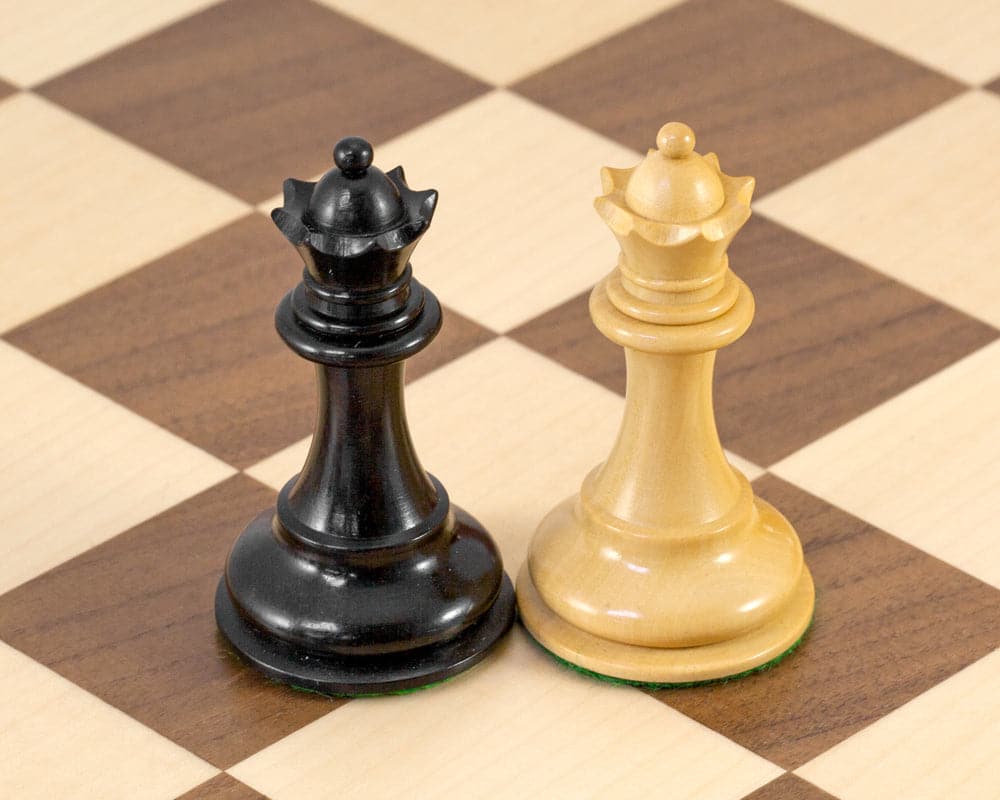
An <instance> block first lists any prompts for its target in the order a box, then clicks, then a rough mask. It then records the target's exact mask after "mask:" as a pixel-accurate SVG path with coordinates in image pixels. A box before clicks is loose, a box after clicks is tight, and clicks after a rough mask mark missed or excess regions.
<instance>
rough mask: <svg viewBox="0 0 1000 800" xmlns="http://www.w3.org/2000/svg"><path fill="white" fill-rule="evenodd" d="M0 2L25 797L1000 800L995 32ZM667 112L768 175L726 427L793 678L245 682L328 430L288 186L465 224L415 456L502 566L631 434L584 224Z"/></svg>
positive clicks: (348, 4)
mask: <svg viewBox="0 0 1000 800" xmlns="http://www.w3.org/2000/svg"><path fill="white" fill-rule="evenodd" d="M0 11H2V18H3V20H4V25H3V30H2V31H0V176H2V179H3V180H2V184H3V187H4V188H3V190H2V191H0V212H2V217H3V220H4V224H3V226H0V278H2V280H3V282H4V286H5V291H4V293H3V295H2V297H0V411H2V412H3V423H2V424H0V445H2V446H0V463H2V464H3V467H4V471H3V474H4V476H5V480H4V481H3V482H2V485H0V509H2V512H3V518H4V519H5V520H6V521H7V524H6V531H5V533H4V534H3V535H0V675H3V678H2V679H0V731H2V732H3V733H2V735H0V740H2V747H0V796H3V797H18V798H31V797H46V798H47V797H60V798H72V797H81V798H93V797H101V798H115V797H123V798H126V797H127V798H151V799H153V800H159V799H161V798H162V799H163V800H168V799H169V798H176V797H184V798H188V800H191V799H193V798H230V799H231V800H237V799H243V800H245V799H248V798H261V797H267V798H271V800H295V799H297V798H302V797H316V798H321V797H329V798H338V799H339V798H350V797H359V798H381V797H396V796H401V795H402V796H409V797H419V798H424V797H438V796H449V797H451V796H454V797H463V798H467V797H468V798H471V797H484V798H499V797H516V798H524V797H545V798H562V797H565V798H581V797H621V798H646V797H654V796H655V797H660V796H663V797H666V796H669V797H671V798H698V800H704V799H705V798H716V799H717V800H738V799H739V798H747V799H748V800H750V799H751V798H752V800H773V799H775V798H783V799H785V800H794V799H795V798H805V799H809V800H816V799H818V798H838V799H839V800H875V799H876V798H879V799H881V798H890V797H893V798H895V797H907V798H917V797H919V798H949V799H951V798H976V799H977V800H980V799H985V798H994V797H1000V777H998V775H1000V773H998V772H997V770H996V768H995V765H996V763H997V760H998V758H1000V746H998V742H1000V728H998V726H1000V705H998V702H1000V653H998V652H997V648H998V646H1000V558H998V556H997V550H996V546H995V545H996V543H995V538H996V537H995V534H996V531H997V530H998V522H997V520H998V519H1000V471H998V468H997V452H998V451H1000V331H998V326H1000V270H998V268H997V261H996V259H997V256H996V254H997V253H998V252H1000V223H998V219H997V212H996V209H997V208H998V207H1000V191H998V189H997V187H998V186H1000V157H998V156H997V152H996V150H997V148H996V134H995V132H996V131H997V130H1000V96H998V94H997V92H998V91H1000V50H998V48H997V47H996V46H995V42H996V41H997V39H998V37H1000V6H998V5H997V4H996V3H994V2H989V0H962V2H959V3H958V4H957V6H956V4H954V3H953V4H951V5H950V6H949V7H948V8H947V9H946V8H945V7H944V6H942V5H941V4H940V3H939V2H931V0H917V2H911V1H910V0H907V2H903V0H892V1H891V2H889V1H888V0H887V2H885V3H879V4H872V3H868V2H862V1H861V0H845V2H836V3H835V2H831V1H830V0H794V1H793V2H790V3H787V4H786V3H780V2H775V1H774V0H735V1H733V2H729V1H728V0H727V1H726V2H723V0H688V1H687V2H679V1H678V0H621V2H616V3H614V4H606V3H590V2H584V1H583V0H574V2H568V3H558V4H557V3H552V4H538V3H529V2H513V1H512V2H509V3H486V2H482V3H480V2H473V3H463V4H451V3H447V2H444V0H429V1H428V2H425V3H419V4H414V3H408V2H402V1H401V0H400V1H399V2H396V1H390V0H386V2H384V3H377V4H365V3H360V2H354V0H325V1H324V2H322V3H321V2H315V3H314V2H309V1H308V0H288V2H283V3H273V2H269V0H231V1H230V2H224V3H212V2H209V0H172V1H171V2H167V3H164V2H132V0H129V2H125V0H99V2H95V3H89V4H87V5H86V8H84V7H83V6H81V7H80V8H76V9H74V8H71V7H68V6H66V5H65V4H62V3H56V2H54V0H44V1H43V0H39V1H38V2H34V3H24V2H13V0H2V1H0ZM668 119H681V120H684V121H685V122H688V123H689V124H691V126H692V127H693V128H694V129H695V131H696V132H697V133H698V135H699V150H701V151H702V152H707V151H716V152H718V153H719V154H720V157H721V160H722V164H723V167H724V168H725V169H726V171H727V172H729V173H731V174H753V175H756V176H757V177H758V197H759V199H758V201H757V203H756V206H755V209H756V215H755V217H754V218H753V220H751V222H750V224H749V225H748V226H747V228H746V230H745V231H744V232H742V233H741V234H740V236H739V237H738V238H737V241H736V243H735V244H734V246H733V248H732V251H731V258H732V265H733V268H734V270H735V271H736V272H737V273H738V274H739V275H740V276H741V277H743V278H744V279H745V280H746V281H747V282H748V283H749V284H750V286H751V288H752V289H753V291H754V293H755V296H756V299H757V308H758V311H757V317H756V320H755V323H754V325H753V327H752V328H751V330H750V332H749V333H748V334H747V335H746V336H745V337H744V338H743V339H742V340H741V341H740V342H738V343H737V344H735V345H733V346H732V347H730V348H728V349H726V350H724V351H723V352H722V353H721V354H720V356H719V363H718V371H717V385H716V397H717V414H718V422H719V429H720V432H721V435H722V438H723V442H724V444H725V445H726V446H727V448H729V454H730V458H731V459H732V461H733V462H734V463H735V464H736V465H737V466H739V467H740V468H741V469H742V470H743V471H744V472H746V473H747V474H748V475H749V477H751V478H752V479H754V486H755V488H756V491H757V492H758V494H760V495H761V496H763V497H765V498H766V499H768V500H770V501H771V502H773V503H774V504H775V505H777V506H778V507H779V508H780V509H781V510H782V511H783V512H784V513H785V514H786V515H787V516H788V517H789V518H790V519H791V520H792V521H793V522H794V524H795V526H796V528H797V530H798V531H799V533H800V535H801V537H802V540H803V543H804V546H805V549H806V555H807V559H808V562H809V564H810V567H811V569H812V571H813V574H814V577H815V579H816V583H817V594H818V606H817V618H816V621H815V625H814V628H813V630H812V632H811V633H810V634H809V636H808V638H807V640H806V642H805V644H804V646H803V647H802V649H801V650H800V651H799V652H798V653H797V654H796V655H795V656H794V657H792V658H791V659H789V660H788V661H786V662H785V663H783V664H782V665H780V666H779V667H778V668H776V669H774V670H771V671H769V672H765V673H762V674H760V675H757V676H754V677H751V678H747V679H744V680H740V681H737V682H732V683H727V684H720V685H714V686H706V687H700V688H695V689H689V690H674V691H662V692H643V691H640V690H638V689H632V688H625V687H617V686H610V685H606V684H601V683H597V682H594V681H591V680H589V679H587V678H584V677H582V676H580V675H578V674H576V673H573V672H570V671H568V670H566V669H564V668H563V667H561V666H559V665H557V664H556V663H555V662H554V661H552V660H551V659H549V658H547V657H545V656H544V655H543V654H542V653H541V652H540V651H539V650H538V649H537V648H535V647H533V646H532V645H531V644H530V643H529V641H528V639H527V637H526V635H525V634H524V633H523V632H522V631H521V630H520V629H515V631H514V632H513V633H512V635H511V637H510V638H509V639H508V640H506V641H505V642H504V643H503V644H502V645H501V646H500V647H499V648H498V651H497V652H496V653H495V654H494V655H492V656H491V657H490V658H489V659H487V661H485V662H484V663H483V664H482V665H480V666H478V667H476V668H475V669H473V670H471V671H470V672H468V673H466V674H464V675H462V676H460V677H458V678H456V679H454V680H453V681H451V682H449V683H448V684H447V685H446V686H444V687H440V688H436V689H433V690H428V691H425V692H418V693H415V694H412V695H407V696H400V697H389V698H379V699H365V700H352V701H344V700H332V699H328V698H324V697H320V696H316V695H308V694H301V693H296V692H293V691H291V690H289V689H287V688H284V687H281V686H277V685H273V684H270V683H268V682H267V681H266V680H264V679H263V678H261V677H260V676H258V675H257V673H255V672H254V671H252V670H250V669H248V668H246V667H244V666H242V665H241V664H240V663H239V662H237V661H236V660H234V659H233V658H232V657H231V656H230V654H229V653H228V652H227V651H226V648H225V647H224V645H223V644H222V642H221V641H220V639H219V638H218V636H217V634H216V632H215V625H214V619H213V615H212V595H213V591H214V587H215V583H216V580H217V579H218V576H219V574H220V571H221V569H222V566H223V562H224V559H225V555H226V551H227V548H228V547H229V545H230V544H231V542H232V541H233V539H234V538H235V536H236V535H237V534H238V533H239V531H240V530H241V529H242V527H243V525H244V524H245V522H246V521H247V520H248V519H249V518H250V517H252V516H253V515H254V514H255V513H256V512H257V511H258V510H259V509H261V508H263V507H265V506H267V505H268V504H270V503H271V502H273V498H274V495H275V491H276V489H277V488H278V487H279V486H280V485H281V484H282V483H283V482H284V481H285V480H286V479H287V478H288V476H289V475H291V474H293V473H294V472H295V471H296V470H297V469H298V467H299V466H300V465H301V462H302V460H303V457H304V453H305V449H306V446H307V443H308V435H309V431H310V427H311V424H312V422H311V417H312V406H313V386H312V377H311V372H310V369H309V367H308V365H306V364H304V363H302V362H301V361H299V360H298V359H296V358H295V357H294V356H292V355H291V354H290V353H288V352H287V350H286V349H285V348H284V347H283V346H282V345H281V343H280V342H279V340H278V338H277V336H276V335H275V333H274V331H273V328H272V322H271V315H272V312H273V307H274V305H275V304H276V302H277V300H278V299H279V298H280V297H281V295H282V294H283V293H284V292H285V291H286V290H287V289H288V288H290V287H291V286H292V285H293V284H294V283H295V282H296V280H297V279H298V272H299V269H300V265H299V264H298V263H297V259H296V256H295V254H294V253H293V252H292V251H291V250H290V249H289V248H288V247H287V244H286V243H285V242H284V241H283V240H282V239H281V237H280V236H279V235H278V234H277V232H276V231H275V230H274V229H273V227H272V225H271V223H270V222H269V221H268V220H267V219H266V216H265V214H266V212H267V211H268V210H269V209H270V208H271V207H272V206H273V205H274V204H275V200H274V199H273V198H271V199H268V198H269V197H270V196H271V195H273V194H275V192H277V190H278V189H279V188H280V182H281V180H282V179H283V178H285V177H286V176H296V177H301V178H308V177H310V176H312V175H314V174H316V173H319V172H321V171H322V170H324V169H325V168H326V167H327V166H328V159H327V156H328V152H329V149H330V147H331V145H332V143H333V141H334V140H335V139H336V138H338V137H339V136H341V135H345V134H348V133H360V134H364V135H366V136H368V137H369V138H371V139H372V140H373V141H374V143H375V145H376V159H377V163H379V164H380V165H381V166H383V167H386V168H388V167H392V166H394V165H395V164H396V163H403V164H404V165H405V166H406V169H407V175H408V178H409V180H410V183H411V185H414V186H416V187H420V188H424V187H428V186H433V187H434V188H437V189H439V190H440V192H441V203H440V209H439V211H438V214H437V216H436V219H435V222H434V225H433V226H432V228H431V231H430V232H429V233H428V235H427V236H426V238H425V240H424V241H423V243H422V244H421V246H420V248H419V249H418V250H417V251H416V255H415V260H414V268H415V271H416V274H417V275H418V276H419V277H420V279H421V280H422V281H424V282H426V283H427V284H428V285H429V286H430V287H431V288H432V289H433V290H434V291H435V292H436V293H437V294H438V296H439V297H440V298H441V300H442V302H443V303H444V305H445V307H446V320H445V327H444V330H443V332H442V334H441V335H440V337H439V338H438V340H437V342H436V343H435V345H433V346H432V347H431V348H430V349H429V350H427V351H425V352H424V353H422V354H420V355H419V356H418V357H417V358H415V359H414V360H413V361H412V362H411V363H410V365H409V368H408V378H409V382H410V385H409V388H408V394H407V402H408V408H409V414H410V419H411V425H412V428H413V434H414V438H415V440H416V443H417V446H418V450H419V452H420V454H421V458H422V460H423V462H424V463H425V465H426V466H427V467H428V468H429V469H430V470H432V471H433V472H434V473H435V474H437V475H438V476H439V477H440V478H441V479H442V480H443V482H444V483H445V485H447V486H448V488H449V490H450V493H451V495H452V496H453V497H454V498H455V499H456V501H457V502H459V503H461V504H462V505H463V506H465V507H467V508H468V509H470V510H471V511H473V512H474V513H475V514H476V515H477V516H478V517H479V518H480V519H482V520H483V521H484V523H486V524H487V525H488V527H489V528H490V530H491V531H492V532H493V534H494V535H495V536H496V538H497V540H498V541H499V543H500V545H501V549H502V551H503V556H504V559H505V562H506V565H507V568H508V570H509V571H510V572H511V573H512V574H513V573H516V571H517V569H518V567H519V565H520V563H521V561H522V560H523V558H524V553H525V548H526V545H527V541H528V539H529V537H530V536H531V533H532V531H533V529H534V527H535V525H536V523H537V522H538V520H539V519H540V517H541V516H542V514H543V513H544V512H545V511H546V510H547V509H548V508H549V507H551V506H552V505H553V504H554V503H555V502H557V501H558V500H559V499H561V498H562V497H564V496H565V495H568V494H570V493H571V492H573V491H574V490H575V489H576V488H577V486H578V484H579V482H580V480H581V479H582V477H583V475H584V474H585V473H586V471H587V470H588V469H589V468H590V467H591V466H592V465H593V464H594V463H596V462H597V461H599V460H600V459H601V458H603V457H604V455H605V454H606V453H607V451H608V448H609V446H610V443H611V441H612V439H613V437H614V435H615V431H616V429H617V425H618V422H619V418H620V414H621V410H622V393H623V390H624V364H623V360H622V357H621V352H620V350H618V349H617V348H616V347H615V346H613V345H611V344H610V343H608V342H607V341H605V340H603V339H602V338H601V336H600V335H599V334H598V333H597V331H596V330H595V329H594V328H593V327H592V325H591V324H590V321H589V317H588V315H587V310H586V296H587V292H588V290H589V288H590V286H591V285H592V284H593V283H594V282H595V281H596V280H597V279H598V278H600V277H601V276H602V275H603V274H605V273H606V272H608V271H609V270H610V269H611V268H612V266H613V265H614V260H615V257H616V246H615V243H614V240H613V238H612V237H611V235H610V234H609V233H608V231H607V230H606V229H605V228H604V226H603V225H602V224H601V223H600V221H599V220H598V219H597V217H596V215H594V213H593V211H592V209H591V201H592V198H593V197H594V196H595V195H596V194H598V193H599V182H598V170H599V167H601V166H604V165H611V166H628V165H630V164H632V163H634V162H635V161H636V160H637V158H638V156H639V153H640V152H642V151H643V150H644V149H645V148H646V147H647V146H648V145H650V144H651V137H652V136H653V135H654V133H655V131H656V130H657V128H658V127H659V125H660V124H662V123H663V122H665V121H667V120H668Z"/></svg>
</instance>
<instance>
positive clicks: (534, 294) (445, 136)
mask: <svg viewBox="0 0 1000 800" xmlns="http://www.w3.org/2000/svg"><path fill="white" fill-rule="evenodd" d="M637 161H638V156H637V155H635V154H634V153H632V152H631V151H629V150H628V149H626V148H624V147H622V146H621V145H619V144H615V143H614V142H612V141H610V140H608V139H605V138H603V137H601V136H599V135H598V134H596V133H594V132H592V131H590V130H587V129H586V128H583V127H581V126H579V125H577V124H576V123H574V122H570V121H569V120H567V119H565V118H563V117H560V116H559V115H557V114H554V113H552V112H551V111H547V110H545V109H544V108H542V107H541V106H536V105H534V104H533V103H530V102H529V101H527V100H524V99H522V98H519V97H517V96H515V95H512V94H509V93H507V92H502V91H497V92H493V93H492V94H489V95H486V96H484V97H481V98H479V99H477V100H473V101H472V102H470V103H467V104H465V105H463V106H461V107H459V108H457V109H455V110H453V111H450V112H448V113H446V114H444V115H442V116H440V117H438V118H436V119H434V120H432V121H431V122H429V123H427V124H425V125H422V126H420V127H418V128H414V129H413V130H411V131H408V132H407V133H405V134H403V135H402V136H400V137H399V138H397V139H393V140H392V141H390V142H387V143H386V144H385V145H383V146H381V147H376V148H375V164H376V166H378V167H380V168H381V169H383V170H384V171H388V170H389V169H391V168H392V167H394V166H396V165H397V164H402V165H403V167H404V168H405V170H406V178H407V182H408V183H409V185H410V186H411V187H413V188H416V189H427V188H434V189H437V190H438V191H439V192H440V200H439V202H438V208H437V211H436V213H435V215H434V221H433V222H432V224H431V227H430V230H429V231H428V232H427V234H426V236H425V237H424V239H423V240H422V241H421V243H420V245H418V247H417V250H416V252H415V253H414V255H413V270H414V275H415V276H416V277H417V279H418V280H419V281H421V282H424V283H426V284H427V285H428V286H429V287H430V288H431V289H432V290H433V291H434V293H435V294H436V295H437V296H438V297H439V298H440V300H441V302H442V303H444V304H445V305H447V306H449V307H451V308H453V309H455V310H456V311H458V312H460V313H462V314H464V315H465V316H467V317H469V318H470V319H473V320H475V321H476V322H478V323H479V324H481V325H485V326H487V327H490V328H492V329H493V330H495V331H498V332H501V333H502V332H504V331H507V330H510V329H511V328H513V327H515V326H517V325H519V324H520V323H522V322H525V321H527V320H529V319H531V318H533V317H535V316H537V315H538V314H541V313H542V312H543V311H547V310H548V309H550V308H552V307H554V306H557V305H559V304H560V303H562V302H564V301H566V300H569V299H570V298H572V297H575V296H576V295H577V294H579V293H581V292H584V291H586V290H588V289H589V288H590V287H591V286H593V285H594V284H595V283H596V282H597V281H598V280H600V279H601V278H602V277H604V275H606V274H607V273H608V272H610V271H611V270H612V269H613V268H614V266H615V264H616V262H617V258H618V245H617V243H616V242H615V239H614V236H613V235H612V234H611V232H610V231H609V230H608V229H607V228H606V227H605V225H604V223H603V222H601V220H600V218H599V217H598V216H597V214H596V213H595V211H594V208H593V200H594V198H595V197H597V196H598V195H599V194H600V193H601V180H600V173H601V167H602V166H604V165H612V166H630V165H632V164H634V163H636V162H637ZM300 177H301V176H300ZM280 204H281V198H280V197H278V198H274V199H272V200H268V201H266V202H264V203H262V204H261V205H260V206H259V208H260V210H261V211H265V212H266V213H270V210H271V209H272V208H274V207H275V206H276V205H280Z"/></svg>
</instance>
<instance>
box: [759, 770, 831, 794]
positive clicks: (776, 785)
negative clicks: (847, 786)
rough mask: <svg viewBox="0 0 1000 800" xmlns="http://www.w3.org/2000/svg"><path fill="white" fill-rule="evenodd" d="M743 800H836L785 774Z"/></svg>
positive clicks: (797, 777) (795, 776) (790, 774)
mask: <svg viewBox="0 0 1000 800" xmlns="http://www.w3.org/2000/svg"><path fill="white" fill-rule="evenodd" d="M743 800H837V798H835V797H834V796H833V795H832V794H828V793H827V792H824V791H823V790H822V789H820V788H818V787H816V786H813V785H812V784H811V783H809V781H804V780H802V778H800V777H799V776H798V775H793V774H792V773H790V772H786V773H785V774H784V775H782V776H781V777H780V778H777V779H776V780H773V781H771V782H770V783H768V784H766V785H765V786H761V787H760V788H759V789H758V790H757V791H756V792H753V793H752V794H748V795H747V796H746V797H744V798H743Z"/></svg>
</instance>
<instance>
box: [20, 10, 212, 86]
mask: <svg viewBox="0 0 1000 800" xmlns="http://www.w3.org/2000/svg"><path fill="white" fill-rule="evenodd" d="M212 2H215V0H171V2H169V3H162V2H159V0H94V2H90V3H86V4H72V3H69V4H68V3H64V2H62V0H36V1H35V2H31V3H18V2H5V3H4V4H3V20H4V26H3V31H2V32H0V73H3V74H4V75H7V76H8V77H10V78H11V79H12V80H15V81H17V82H18V83H20V84H21V85H22V86H32V85H34V84H37V83H39V82H40V81H43V80H46V79H48V78H51V77H52V76H53V75H58V74H59V73H60V72H65V71H66V70H67V69H70V68H71V67H75V66H77V65H78V64H81V63H84V62H87V61H89V60H91V59H92V58H95V57H97V56H99V55H102V54H104V53H105V52H107V51H109V50H113V49H114V48H116V47H119V46H121V45H123V44H125V43H127V42H129V41H130V40H132V39H136V38H138V37H140V36H143V35H145V34H147V33H149V32H150V31H153V30H156V29H157V28H159V27H162V26H164V25H168V24H170V23H171V22H173V21H174V20H177V19H182V18H184V17H185V16H188V15H189V14H193V13H195V12H197V11H199V10H201V9H202V8H204V7H205V6H207V5H210V4H211V3H212Z"/></svg>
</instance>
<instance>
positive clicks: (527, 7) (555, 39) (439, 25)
mask: <svg viewBox="0 0 1000 800" xmlns="http://www.w3.org/2000/svg"><path fill="white" fill-rule="evenodd" d="M678 1H679V0H622V1H621V2H617V3H614V4H610V3H608V4H605V3H592V2H587V0H572V2H561V3H545V4H540V3H535V2H532V0H508V2H504V3H452V2H449V0H432V1H431V2H423V3H420V4H419V5H418V4H414V3H411V2H408V0H382V2H379V3H375V4H371V3H366V2H364V0H320V2H322V3H323V4H324V5H328V6H330V7H331V8H336V9H339V10H341V11H343V12H344V13H345V14H350V15H351V16H353V17H355V18H358V19H360V20H363V21H364V22H365V23H366V24H368V25H371V26H372V27H374V28H376V29H378V30H382V31H385V32H386V33H388V34H389V35H390V36H394V37H396V38H397V39H400V40H402V41H404V42H407V43H409V44H412V45H413V46H415V47H418V48H420V49H421V50H423V51H424V52H427V53H432V54H433V55H434V57H435V58H440V59H441V60H442V61H446V62H448V63H449V64H451V65H453V66H455V67H457V68H458V69H461V70H464V71H466V72H469V73H471V74H472V75H477V76H479V77H480V78H482V79H483V80H484V81H489V82H491V83H495V84H497V85H503V84H507V83H510V82H511V81H514V80H517V79H518V78H522V77H524V76H525V75H527V74H528V73H530V72H534V71H535V70H537V69H539V68H540V67H544V66H546V65H548V64H551V63H552V62H554V61H556V60H558V59H560V58H563V57H565V56H567V55H569V54H571V53H573V52H575V51H576V50H579V49H581V48H584V47H586V46H587V45H589V44H592V43H593V42H595V41H599V40H601V39H603V38H605V37H606V36H610V35H611V34H613V33H615V32H617V31H619V30H621V29H622V28H625V27H628V26H629V25H632V24H634V23H636V22H638V21H639V20H641V19H643V18H644V17H648V16H651V15H652V14H655V13H656V12H657V11H659V10H661V9H662V8H664V7H665V6H668V5H673V4H675V3H677V2H678ZM529 19H530V20H531V23H530V24H525V20H529Z"/></svg>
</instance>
